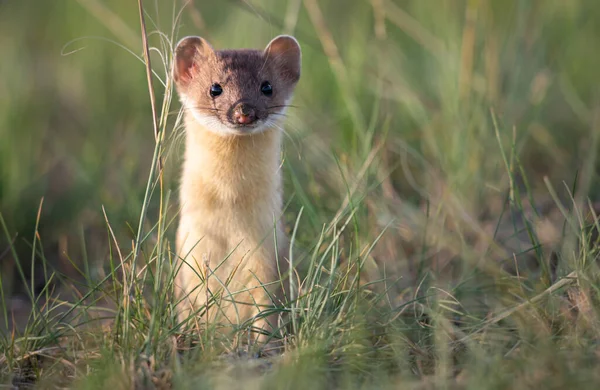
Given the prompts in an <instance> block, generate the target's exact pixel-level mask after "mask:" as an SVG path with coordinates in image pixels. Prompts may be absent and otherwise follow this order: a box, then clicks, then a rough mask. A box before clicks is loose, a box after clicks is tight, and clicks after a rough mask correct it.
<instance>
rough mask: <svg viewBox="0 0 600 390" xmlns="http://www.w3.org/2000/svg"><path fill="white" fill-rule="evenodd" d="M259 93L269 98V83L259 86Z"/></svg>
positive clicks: (270, 90) (271, 88)
mask: <svg viewBox="0 0 600 390" xmlns="http://www.w3.org/2000/svg"><path fill="white" fill-rule="evenodd" d="M260 91H261V92H262V93H263V94H265V95H267V96H271V95H272V94H273V87H272V86H271V83H269V82H268V81H265V82H264V83H262V85H261V86H260Z"/></svg>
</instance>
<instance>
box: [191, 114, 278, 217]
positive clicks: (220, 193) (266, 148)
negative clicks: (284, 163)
mask: <svg viewBox="0 0 600 390" xmlns="http://www.w3.org/2000/svg"><path fill="white" fill-rule="evenodd" d="M185 127H186V151H185V162H184V166H183V177H182V183H181V200H182V207H183V208H184V209H185V208H196V207H207V206H208V207H214V208H219V207H234V208H239V207H253V205H255V206H259V207H260V206H261V205H266V203H268V204H270V207H269V208H271V209H272V208H273V207H277V205H280V203H281V200H280V198H281V195H280V186H281V184H280V183H281V179H280V165H281V163H280V161H281V131H280V130H279V129H266V130H264V131H262V132H260V133H258V134H251V135H242V136H236V135H219V134H216V133H214V132H212V131H210V130H209V129H207V128H205V127H203V126H202V125H200V124H199V123H198V122H197V121H196V120H195V119H194V118H193V117H192V116H191V115H186V118H185ZM280 207H281V206H279V207H278V208H280ZM272 211H275V212H277V211H278V210H272Z"/></svg>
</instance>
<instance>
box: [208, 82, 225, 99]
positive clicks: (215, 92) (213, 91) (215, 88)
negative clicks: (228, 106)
mask: <svg viewBox="0 0 600 390" xmlns="http://www.w3.org/2000/svg"><path fill="white" fill-rule="evenodd" d="M222 93H223V88H221V86H220V85H219V84H213V85H212V86H211V87H210V96H212V97H215V96H219V95H220V94H222Z"/></svg>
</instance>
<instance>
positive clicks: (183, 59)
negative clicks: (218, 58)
mask: <svg viewBox="0 0 600 390" xmlns="http://www.w3.org/2000/svg"><path fill="white" fill-rule="evenodd" d="M214 55H215V51H214V49H213V48H212V46H211V45H210V43H208V42H207V41H206V40H205V39H203V38H200V37H185V38H183V39H182V40H180V41H179V43H177V47H176V48H175V60H174V64H173V79H174V80H175V83H176V84H177V85H179V86H186V85H187V84H188V83H189V82H190V81H191V80H192V79H193V78H194V77H195V76H196V75H197V74H198V71H199V70H200V66H202V63H203V62H206V61H207V60H209V59H210V58H212V57H213V56H214Z"/></svg>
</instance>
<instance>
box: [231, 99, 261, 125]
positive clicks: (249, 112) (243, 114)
mask: <svg viewBox="0 0 600 390" xmlns="http://www.w3.org/2000/svg"><path fill="white" fill-rule="evenodd" d="M233 119H235V121H236V122H237V123H239V124H242V125H247V124H249V123H252V122H254V121H255V120H256V112H255V111H254V108H253V107H252V106H250V105H249V104H245V103H240V104H238V105H237V107H236V108H235V110H234V112H233Z"/></svg>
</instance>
